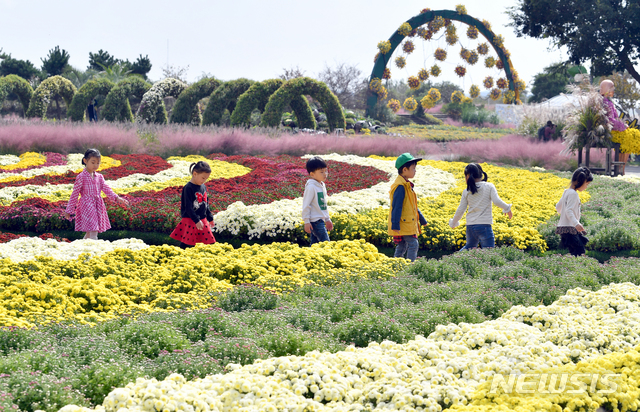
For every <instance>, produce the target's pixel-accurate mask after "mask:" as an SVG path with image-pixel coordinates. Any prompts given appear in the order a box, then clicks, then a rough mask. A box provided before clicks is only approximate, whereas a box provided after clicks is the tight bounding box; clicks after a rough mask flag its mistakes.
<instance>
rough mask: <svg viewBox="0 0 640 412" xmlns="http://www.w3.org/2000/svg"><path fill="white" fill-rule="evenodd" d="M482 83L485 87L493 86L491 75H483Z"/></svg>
mask: <svg viewBox="0 0 640 412" xmlns="http://www.w3.org/2000/svg"><path fill="white" fill-rule="evenodd" d="M482 84H483V85H484V88H485V89H490V88H492V87H493V77H491V76H487V77H485V79H484V81H483V82H482Z"/></svg>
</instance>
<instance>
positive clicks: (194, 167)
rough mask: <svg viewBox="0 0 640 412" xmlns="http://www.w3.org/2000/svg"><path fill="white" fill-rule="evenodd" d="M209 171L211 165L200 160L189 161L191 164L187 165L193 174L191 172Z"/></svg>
mask: <svg viewBox="0 0 640 412" xmlns="http://www.w3.org/2000/svg"><path fill="white" fill-rule="evenodd" d="M194 172H195V173H211V166H209V163H207V162H205V161H203V160H200V161H199V162H197V163H191V166H189V173H191V174H193V173H194Z"/></svg>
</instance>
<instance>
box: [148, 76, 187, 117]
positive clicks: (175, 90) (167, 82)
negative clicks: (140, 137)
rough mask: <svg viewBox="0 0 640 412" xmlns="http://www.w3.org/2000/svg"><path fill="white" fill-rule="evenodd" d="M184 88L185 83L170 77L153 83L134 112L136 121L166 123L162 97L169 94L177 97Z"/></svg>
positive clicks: (185, 86)
mask: <svg viewBox="0 0 640 412" xmlns="http://www.w3.org/2000/svg"><path fill="white" fill-rule="evenodd" d="M186 88H187V84H186V83H184V82H182V81H180V80H178V79H172V78H167V79H164V80H161V81H159V82H157V83H155V84H154V85H153V86H151V89H149V91H148V92H146V93H145V94H144V96H143V97H142V102H140V108H139V109H138V112H137V113H136V121H137V122H147V123H154V122H155V123H161V124H164V123H167V110H166V108H165V107H164V101H163V99H164V98H165V97H169V96H171V97H175V98H177V97H178V96H180V94H181V93H182V92H183V91H184V90H185V89H186ZM158 115H159V116H158Z"/></svg>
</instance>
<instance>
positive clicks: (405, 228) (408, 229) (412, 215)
mask: <svg viewBox="0 0 640 412" xmlns="http://www.w3.org/2000/svg"><path fill="white" fill-rule="evenodd" d="M400 185H402V186H404V202H402V215H401V216H400V233H395V232H392V231H391V210H392V208H391V207H390V208H389V219H388V229H389V232H388V233H389V235H390V236H411V235H419V234H420V233H422V230H420V216H419V215H418V197H417V196H416V194H415V193H414V192H413V189H411V183H409V182H407V181H406V180H405V178H404V177H402V176H398V178H397V179H396V180H395V182H393V184H392V185H391V190H390V191H389V205H390V206H392V205H393V194H394V192H395V191H396V189H397V188H398V186H400Z"/></svg>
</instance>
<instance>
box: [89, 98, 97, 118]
mask: <svg viewBox="0 0 640 412" xmlns="http://www.w3.org/2000/svg"><path fill="white" fill-rule="evenodd" d="M87 111H88V112H89V121H90V122H97V121H98V112H97V111H96V99H91V102H90V103H89V106H88V107H87Z"/></svg>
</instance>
